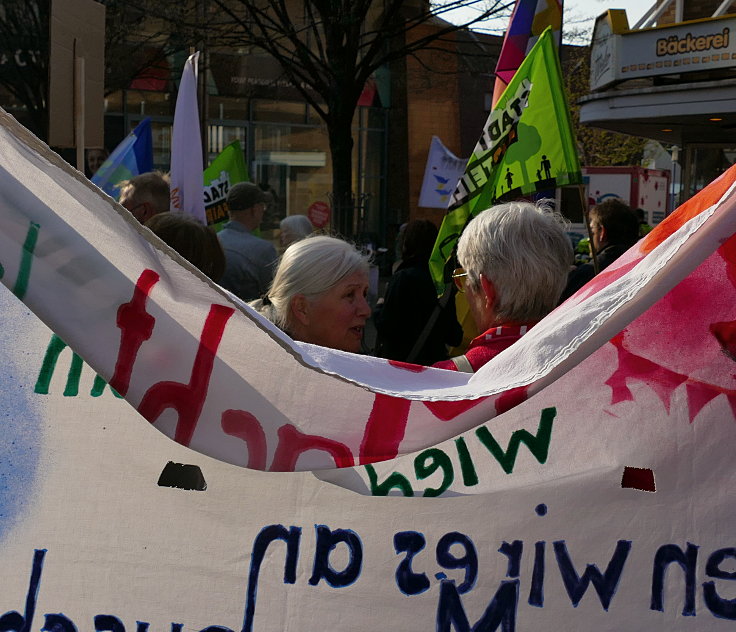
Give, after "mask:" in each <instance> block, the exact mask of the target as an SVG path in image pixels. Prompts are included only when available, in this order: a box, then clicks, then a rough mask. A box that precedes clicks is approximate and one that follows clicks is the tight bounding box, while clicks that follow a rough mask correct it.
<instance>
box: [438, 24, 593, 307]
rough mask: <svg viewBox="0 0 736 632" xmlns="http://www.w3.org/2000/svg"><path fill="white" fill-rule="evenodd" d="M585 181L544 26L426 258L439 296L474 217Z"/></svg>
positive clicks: (492, 117)
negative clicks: (505, 203)
mask: <svg viewBox="0 0 736 632" xmlns="http://www.w3.org/2000/svg"><path fill="white" fill-rule="evenodd" d="M581 182H582V175H581V171H580V162H579V161H578V156H577V151H576V149H575V139H574V136H573V133H572V126H571V123H570V113H569V110H568V107H567V101H566V99H565V93H564V90H563V88H562V73H561V71H560V61H559V58H558V56H557V51H556V48H555V45H554V43H553V36H552V30H551V29H550V28H547V29H546V30H545V31H544V33H542V35H541V36H540V38H539V40H538V41H537V43H536V44H535V45H534V47H533V48H532V49H531V50H530V51H529V54H528V55H527V56H526V59H524V61H523V62H522V64H521V66H519V69H518V70H517V71H516V74H515V75H514V78H513V79H512V80H511V82H510V83H509V85H508V87H507V88H506V90H505V91H504V93H503V94H502V95H501V97H500V99H499V100H498V102H497V103H496V107H495V108H494V109H493V111H492V112H491V113H490V115H489V116H488V120H487V121H486V124H485V126H484V128H483V133H482V134H481V137H480V139H479V140H478V143H477V144H476V146H475V149H474V150H473V155H472V156H471V157H470V159H469V160H468V164H467V166H466V167H465V173H464V175H463V176H462V178H460V180H459V182H458V184H457V188H456V189H455V193H454V194H453V196H452V198H450V203H449V206H448V211H447V215H445V218H444V220H443V221H442V226H441V227H440V232H439V236H438V237H437V241H436V243H435V245H434V250H433V251H432V256H431V258H430V260H429V267H430V270H431V272H432V278H433V280H434V283H435V286H436V288H437V292H438V294H442V293H443V292H444V289H445V284H446V283H449V282H450V275H451V274H452V269H451V268H452V265H453V264H452V259H453V252H454V249H455V244H456V243H457V240H458V237H460V233H462V231H463V228H465V225H466V224H467V223H468V221H470V220H471V219H472V218H473V217H474V216H475V215H477V214H478V213H480V212H481V211H483V210H485V209H487V208H488V207H489V206H491V205H492V204H494V203H495V202H497V201H503V200H513V199H516V198H519V197H522V196H524V195H529V194H531V193H535V192H537V191H545V190H549V189H554V188H555V187H559V186H564V185H568V184H579V183H581Z"/></svg>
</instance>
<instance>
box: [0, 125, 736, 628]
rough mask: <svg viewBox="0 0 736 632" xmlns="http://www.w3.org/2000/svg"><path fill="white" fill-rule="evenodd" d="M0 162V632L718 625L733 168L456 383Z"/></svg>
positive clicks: (731, 341)
mask: <svg viewBox="0 0 736 632" xmlns="http://www.w3.org/2000/svg"><path fill="white" fill-rule="evenodd" d="M0 147H2V153H1V154H0V281H1V282H2V283H3V284H4V285H5V286H6V287H7V288H8V289H9V290H10V292H8V291H5V290H3V291H2V293H0V354H1V357H2V364H1V365H0V420H2V423H3V429H4V432H3V435H2V440H0V446H1V447H0V454H2V458H0V478H1V479H2V483H3V484H2V485H1V486H0V511H1V512H2V514H3V518H4V519H3V521H1V522H0V564H2V568H3V569H4V571H3V590H2V591H0V629H4V630H31V629H40V628H43V629H47V630H52V629H59V630H76V629H83V628H90V627H91V626H93V625H94V627H95V629H96V630H100V631H102V630H114V631H115V632H117V631H119V630H125V628H126V626H127V627H128V628H129V629H136V630H139V631H143V630H147V629H148V626H152V629H159V628H161V629H167V628H169V627H170V629H171V630H172V632H175V631H180V630H182V629H183V628H184V627H186V628H187V629H195V630H209V631H212V632H214V630H218V631H222V630H225V631H227V630H238V629H240V630H243V631H247V632H249V631H250V630H266V631H271V630H273V631H276V630H279V631H281V630H289V631H292V632H297V631H299V632H303V631H307V632H310V631H312V630H314V631H317V630H332V629H343V628H346V629H350V630H361V631H362V630H366V631H368V630H376V629H388V628H390V629H398V630H407V631H410V630H411V631H413V630H417V631H418V630H428V629H434V630H440V631H442V632H450V631H461V632H471V630H477V631H478V632H480V631H488V632H491V631H494V630H502V631H504V632H513V631H514V630H529V631H531V630H546V629H549V630H563V629H564V630H581V631H583V630H593V629H594V630H610V631H614V630H615V631H618V630H662V631H668V632H669V631H671V630H675V631H680V630H703V631H705V630H726V629H731V628H732V627H733V621H734V620H736V601H735V600H734V597H735V596H736V593H735V592H734V587H733V586H734V584H733V579H734V578H735V577H736V575H735V574H734V570H736V543H734V535H733V527H732V525H733V524H734V520H735V519H736V509H735V507H736V504H735V503H734V501H733V492H732V490H733V489H734V484H735V483H736V465H734V459H733V448H732V446H733V445H734V440H736V424H735V423H734V419H735V416H736V364H735V363H734V359H735V358H736V237H734V236H733V235H734V230H735V229H736V195H735V194H734V181H735V180H736V169H732V170H730V171H728V172H726V173H725V174H724V175H723V176H721V177H720V178H719V179H718V180H717V181H715V182H714V183H712V184H711V185H710V186H709V187H708V188H706V189H705V190H704V191H702V192H701V193H700V194H699V195H698V196H697V197H696V198H694V199H693V200H691V201H690V202H688V203H687V204H686V205H685V206H683V207H681V208H680V209H679V210H678V212H676V213H675V214H673V215H672V216H670V217H668V218H667V219H666V220H665V221H664V222H662V223H661V224H660V225H659V226H658V227H657V228H656V229H655V230H654V231H653V232H652V233H650V235H648V236H647V238H646V239H645V240H643V241H642V242H640V243H639V244H638V245H637V246H636V247H635V248H634V249H632V250H631V251H630V252H629V253H627V254H626V255H625V256H624V257H623V258H622V259H620V260H619V261H617V262H616V263H615V264H614V265H613V266H612V267H611V268H609V269H607V270H606V271H605V272H604V273H603V274H602V275H600V276H599V277H597V278H596V279H595V280H594V281H593V282H592V283H591V284H589V285H588V286H586V287H585V288H583V289H582V290H581V291H580V292H579V293H578V294H577V295H575V296H574V297H573V298H572V299H571V300H570V301H568V302H567V303H566V304H565V305H563V306H561V307H560V308H558V309H557V310H555V312H553V313H552V314H551V315H550V316H549V317H548V318H546V319H545V320H544V321H542V322H541V323H540V324H539V325H538V326H537V327H535V328H534V329H532V331H531V332H530V333H529V334H527V336H525V337H524V338H522V340H521V341H520V342H519V343H517V344H515V345H514V346H513V347H511V348H510V349H508V350H507V351H505V352H504V353H502V354H501V355H500V356H498V357H497V358H496V359H494V360H493V361H492V362H491V363H489V364H488V365H486V367H484V368H483V369H482V370H481V371H479V372H478V373H477V374H475V375H473V376H468V375H465V374H458V373H454V372H445V371H439V370H434V369H423V368H421V367H412V366H408V365H401V364H397V363H393V364H392V363H388V362H386V361H383V360H378V359H373V358H363V357H360V356H355V355H351V354H346V353H341V352H336V351H330V350H326V349H321V348H317V347H314V346H309V345H303V344H298V343H294V342H293V341H291V340H290V339H289V338H288V337H286V336H285V335H284V334H282V333H281V332H279V331H278V330H276V329H275V328H274V327H272V326H271V325H270V324H268V323H266V322H264V321H262V320H261V319H260V318H259V317H258V316H257V315H256V314H254V313H253V312H252V311H251V310H249V309H248V308H247V307H246V306H244V305H242V304H241V303H239V302H238V301H237V300H236V299H234V298H233V297H232V296H229V295H228V294H226V293H225V292H223V291H222V290H221V289H220V288H218V287H217V286H215V285H214V284H212V283H210V282H209V281H208V280H207V279H205V278H204V277H202V276H201V275H200V274H199V273H197V272H196V271H195V270H193V269H192V268H191V266H189V265H188V264H186V263H185V262H183V261H182V260H181V258H179V257H178V256H177V255H176V254H175V253H173V252H172V251H171V250H169V249H168V248H166V247H165V246H164V245H163V244H162V243H161V242H160V241H158V240H157V239H156V238H155V237H154V236H153V235H152V234H151V233H150V232H149V231H148V230H147V229H145V228H143V227H141V226H140V225H138V224H137V222H135V221H134V220H133V219H132V217H131V216H130V215H129V214H128V213H127V212H126V211H124V210H123V209H122V208H121V207H119V206H117V205H114V204H113V203H112V202H111V201H110V199H109V198H107V197H106V196H104V195H103V194H102V193H101V192H100V191H99V190H98V189H96V188H95V187H94V186H92V185H90V184H89V183H88V182H87V181H86V180H85V179H84V178H83V177H82V176H81V175H80V174H78V173H77V172H76V171H74V170H73V169H71V168H70V167H68V166H67V165H66V164H65V163H63V161H61V159H59V158H58V157H57V156H56V155H55V154H53V152H51V151H49V150H48V148H46V147H45V146H43V145H42V144H41V143H40V142H39V141H37V140H36V139H35V138H33V137H32V136H31V135H30V134H28V132H26V131H25V130H23V129H22V128H20V127H19V126H18V125H17V123H15V122H14V121H13V120H12V119H11V118H10V117H8V116H7V115H6V114H5V113H0ZM11 292H12V293H13V294H15V296H16V297H17V298H19V299H21V300H22V301H23V303H25V306H23V305H22V304H21V303H20V302H19V301H18V300H17V298H14V297H13V296H12V294H11ZM26 307H27V308H28V309H30V310H31V311H32V312H33V313H35V315H36V316H38V317H39V318H40V319H41V320H43V321H45V323H46V324H47V325H48V326H49V327H50V328H51V329H52V330H53V331H54V334H53V335H52V333H51V331H50V330H49V329H47V327H46V326H44V325H42V324H41V323H40V322H39V320H38V319H37V318H36V316H34V315H32V314H31V313H30V312H29V311H28V309H26ZM67 343H68V345H69V346H70V347H71V348H72V349H74V351H76V352H77V353H78V354H79V356H81V357H78V356H74V355H72V354H71V352H70V350H69V349H67V348H66V345H67ZM82 357H83V358H84V359H85V361H86V362H87V363H89V365H90V366H91V367H92V369H93V370H90V369H89V368H86V367H85V365H84V364H83V362H82V360H81V358H82ZM97 374H99V377H98V376H97ZM106 381H110V382H111V383H112V385H113V386H115V388H116V389H117V391H118V392H119V394H121V395H123V396H124V397H125V398H126V399H127V401H128V402H129V403H130V404H131V405H132V407H131V406H128V405H127V404H125V403H124V402H123V401H121V400H120V399H118V398H116V397H115V396H114V395H113V393H112V392H111V390H110V388H109V387H108V386H106V385H105V382H106ZM136 411H137V412H136ZM139 413H140V414H139ZM141 415H142V417H143V418H145V419H147V420H148V423H146V422H143V419H142V417H141ZM151 426H153V428H152V427H151ZM154 428H155V429H157V430H159V431H161V432H160V433H157V432H155V431H154ZM169 437H171V438H174V439H175V440H176V441H178V442H179V443H180V444H182V445H177V444H176V443H174V442H172V441H170V439H169ZM187 448H190V449H187ZM198 452H199V453H202V454H198ZM209 457H214V459H212V458H209ZM384 457H385V458H388V459H389V460H386V461H383V462H378V460H379V459H381V458H384ZM394 457H395V458H394ZM218 461H224V463H222V462H218ZM229 464H235V465H244V466H248V467H250V468H256V469H263V470H294V469H302V470H313V471H312V472H302V473H277V472H255V471H252V470H249V469H244V468H235V467H232V465H229ZM336 466H346V467H336ZM320 479H321V480H320ZM326 481H327V482H326ZM351 490H354V491H351ZM355 492H358V493H355ZM385 495H392V496H399V497H398V498H381V497H380V496H385ZM403 496H414V498H411V499H407V498H403ZM435 496H449V498H435ZM3 613H5V614H3Z"/></svg>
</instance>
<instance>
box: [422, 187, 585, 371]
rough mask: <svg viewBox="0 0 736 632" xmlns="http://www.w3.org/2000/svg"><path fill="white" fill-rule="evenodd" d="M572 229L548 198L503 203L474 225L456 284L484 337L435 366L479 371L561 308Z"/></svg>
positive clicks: (466, 236)
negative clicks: (546, 199)
mask: <svg viewBox="0 0 736 632" xmlns="http://www.w3.org/2000/svg"><path fill="white" fill-rule="evenodd" d="M565 225H566V222H565V220H564V218H563V217H562V216H561V215H560V214H559V213H556V212H554V211H553V210H552V209H551V208H550V206H549V205H548V203H547V202H546V201H542V202H538V203H537V204H532V203H530V202H509V203H507V204H500V205H498V206H494V207H492V208H490V209H488V210H486V211H483V212H482V213H480V214H479V215H478V216H477V217H475V218H474V219H473V220H472V221H471V222H470V223H469V224H468V225H467V227H466V228H465V230H464V231H463V234H462V235H461V236H460V240H459V242H458V248H457V258H458V262H459V263H460V265H461V266H462V268H458V269H457V270H456V271H455V274H453V279H454V281H455V283H456V285H457V287H458V290H459V291H461V292H462V291H464V292H465V294H466V296H467V299H468V306H469V308H470V313H471V314H472V315H473V318H474V320H475V323H476V325H477V326H478V330H479V331H482V332H484V333H482V334H481V335H480V336H478V337H477V338H475V339H474V340H473V341H472V342H471V343H470V346H469V347H468V350H467V351H466V352H465V354H464V355H462V356H458V357H456V358H452V359H450V360H445V361H443V362H438V363H437V364H435V365H434V366H435V367H439V368H443V369H451V370H455V371H465V372H468V373H473V372H475V371H477V370H478V369H479V368H480V367H481V366H483V365H484V364H486V363H487V362H488V361H489V360H491V359H492V358H493V357H495V356H496V355H498V354H499V353H501V351H503V350H504V349H506V348H508V347H509V346H511V345H512V344H513V343H514V342H516V341H517V340H518V339H519V338H520V337H521V336H523V335H524V334H525V333H526V332H527V331H528V330H529V329H530V328H531V327H532V326H533V325H534V324H536V323H537V322H538V321H539V320H541V319H542V318H543V317H544V316H546V315H547V314H548V313H549V312H551V311H552V310H553V309H554V308H555V306H556V305H557V302H558V300H559V298H560V294H562V290H563V289H564V288H565V283H566V282H567V273H568V271H569V269H570V265H571V264H572V260H573V253H572V245H571V243H570V239H569V238H568V236H567V234H566V233H565Z"/></svg>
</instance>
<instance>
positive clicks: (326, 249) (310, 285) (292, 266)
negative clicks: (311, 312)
mask: <svg viewBox="0 0 736 632" xmlns="http://www.w3.org/2000/svg"><path fill="white" fill-rule="evenodd" d="M358 271H362V272H365V273H366V274H367V273H368V257H366V256H365V255H363V254H361V253H360V252H359V251H358V250H357V249H356V248H355V246H353V245H352V244H350V243H348V242H346V241H343V240H342V239H337V238H335V237H328V236H327V235H313V236H310V237H306V238H304V239H302V240H301V241H297V242H295V243H293V244H292V245H291V246H289V247H288V248H287V249H286V251H285V252H284V254H283V255H282V257H281V260H280V261H279V264H278V267H277V268H276V273H275V274H274V277H273V282H272V283H271V288H270V289H269V290H268V293H267V294H266V296H264V297H263V298H262V299H258V300H256V301H253V302H252V303H250V305H251V306H252V307H253V308H255V309H256V310H258V311H259V312H260V313H261V314H262V315H263V316H265V317H266V318H268V320H270V321H271V322H272V323H274V324H275V325H276V326H277V327H279V328H280V329H282V330H284V331H286V332H287V333H288V331H289V311H290V310H289V308H290V306H291V301H292V299H293V298H294V297H295V296H296V295H297V294H301V295H303V296H304V297H305V298H306V299H307V300H308V301H313V300H315V299H316V298H318V297H319V296H320V295H322V294H324V293H325V292H327V291H328V290H330V289H332V288H333V287H334V286H335V285H337V284H338V283H339V282H340V281H342V280H343V279H344V278H345V277H347V276H350V275H351V274H353V273H355V272H358Z"/></svg>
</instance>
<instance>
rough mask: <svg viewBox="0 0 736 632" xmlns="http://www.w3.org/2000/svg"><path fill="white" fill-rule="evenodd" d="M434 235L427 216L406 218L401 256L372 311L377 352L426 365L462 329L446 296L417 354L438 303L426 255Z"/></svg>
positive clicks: (440, 356) (443, 355)
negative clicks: (382, 300)
mask: <svg viewBox="0 0 736 632" xmlns="http://www.w3.org/2000/svg"><path fill="white" fill-rule="evenodd" d="M436 239H437V227H436V226H435V225H434V224H433V223H432V222H431V221H429V220H426V219H418V220H413V221H411V222H409V223H408V224H407V226H406V229H405V231H404V239H403V246H402V261H401V263H400V264H399V266H398V268H397V269H396V271H395V272H394V274H393V276H392V277H391V280H390V281H389V284H388V287H387V289H386V295H385V298H384V302H383V303H382V304H379V305H378V306H377V307H376V310H375V312H374V314H373V317H374V322H375V325H376V330H377V331H378V336H379V338H378V348H377V350H376V351H377V355H378V356H379V357H382V358H388V359H390V360H399V361H402V362H412V363H414V364H423V365H429V364H434V363H435V362H438V361H440V360H444V359H446V358H447V347H446V345H450V346H454V345H457V344H459V343H460V341H461V340H462V335H463V332H462V328H461V327H460V324H459V323H458V322H457V318H456V317H455V301H454V298H453V299H450V301H449V302H448V303H447V305H446V306H445V307H444V309H442V311H441V312H440V313H439V316H438V317H437V319H436V321H435V324H434V326H433V327H432V328H431V329H430V330H429V333H428V335H427V336H426V339H425V341H424V343H423V344H422V346H421V348H420V349H419V351H418V353H417V354H416V355H415V357H411V351H412V349H413V348H414V345H415V343H416V342H417V339H418V338H419V337H420V336H421V334H422V332H423V331H424V328H425V325H426V324H427V322H428V321H429V319H430V318H431V316H432V313H433V312H434V311H435V309H436V307H437V304H438V303H437V292H436V291H435V287H434V283H433V282H432V276H431V275H430V273H429V256H430V255H431V254H432V248H433V247H434V242H435V241H436Z"/></svg>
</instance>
